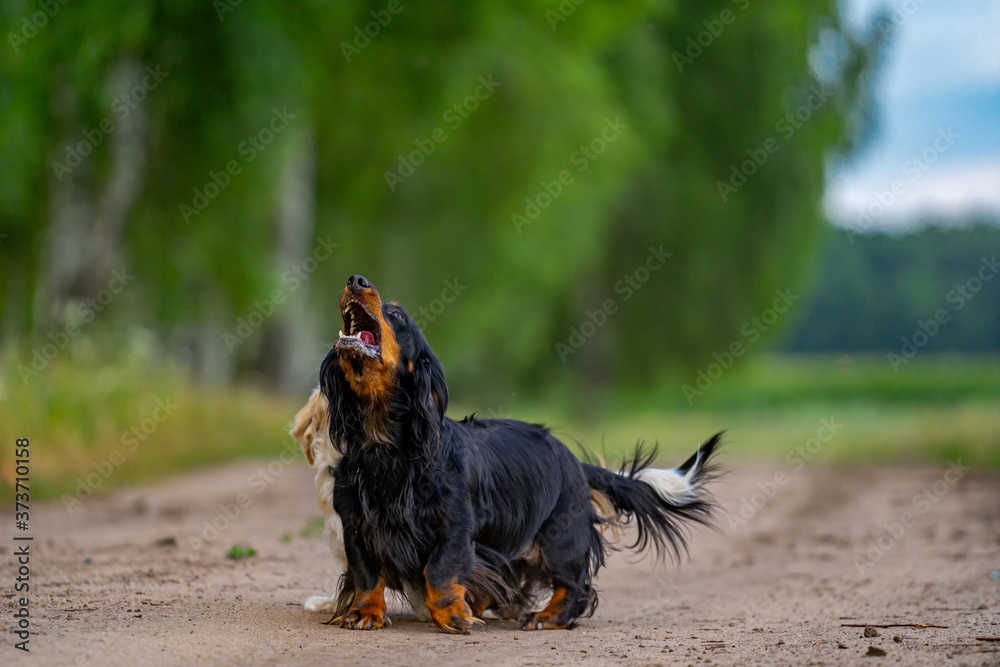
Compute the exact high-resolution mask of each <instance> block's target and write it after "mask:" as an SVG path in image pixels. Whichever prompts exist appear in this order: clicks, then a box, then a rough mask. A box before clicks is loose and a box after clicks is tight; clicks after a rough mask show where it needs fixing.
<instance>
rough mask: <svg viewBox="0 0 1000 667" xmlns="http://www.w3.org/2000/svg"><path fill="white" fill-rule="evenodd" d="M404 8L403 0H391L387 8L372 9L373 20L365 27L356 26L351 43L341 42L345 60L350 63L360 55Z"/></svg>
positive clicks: (341, 50)
mask: <svg viewBox="0 0 1000 667" xmlns="http://www.w3.org/2000/svg"><path fill="white" fill-rule="evenodd" d="M411 1H412V0H411ZM404 9H406V8H405V7H404V6H403V3H402V2H401V0H389V2H387V3H386V5H385V9H373V10H371V12H370V14H371V17H372V20H371V21H368V22H367V23H365V25H364V29H362V26H357V25H356V26H354V39H353V40H351V42H350V43H348V42H341V43H340V52H341V53H343V54H344V60H346V61H347V62H348V63H350V62H351V59H352V58H354V57H356V56H358V55H360V54H361V52H362V51H363V50H365V48H367V47H368V45H369V44H371V43H372V40H373V39H375V38H376V37H378V36H379V35H381V34H382V30H384V29H385V28H386V27H388V25H389V24H390V23H392V17H393V16H398V15H399V14H402V13H403V10H404Z"/></svg>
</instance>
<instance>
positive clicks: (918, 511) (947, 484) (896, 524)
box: [854, 461, 971, 575]
mask: <svg viewBox="0 0 1000 667" xmlns="http://www.w3.org/2000/svg"><path fill="white" fill-rule="evenodd" d="M969 470H971V468H970V467H969V466H964V465H962V462H961V461H955V462H952V461H949V462H948V469H947V470H945V472H944V475H942V477H941V479H939V480H937V481H936V482H934V483H933V484H929V485H927V486H925V487H924V488H923V489H921V490H920V492H919V493H916V494H914V495H913V498H912V499H911V501H910V504H911V505H912V509H911V510H910V511H907V512H903V513H902V514H900V515H899V518H898V519H896V520H895V521H893V522H891V523H883V524H882V528H883V530H882V532H881V533H880V534H879V536H878V537H876V538H872V539H869V540H868V542H867V543H866V544H867V547H868V548H867V549H866V550H865V552H864V554H856V555H855V556H854V567H855V568H857V570H858V574H862V575H863V574H864V573H865V570H870V569H872V568H873V567H875V563H877V562H878V561H880V560H882V557H883V556H885V554H886V552H888V551H889V550H890V549H892V548H893V547H894V546H896V543H897V542H899V540H900V539H901V538H902V537H903V535H904V534H905V533H906V531H907V529H909V528H912V527H913V526H915V525H916V523H917V519H919V518H920V517H921V516H923V515H925V514H927V513H928V512H930V511H931V510H932V509H934V506H935V505H937V504H938V503H939V502H941V498H943V497H944V495H945V494H946V493H948V491H950V490H951V488H952V487H953V486H955V484H958V482H959V480H961V479H962V476H963V475H965V473H967V472H968V471H969Z"/></svg>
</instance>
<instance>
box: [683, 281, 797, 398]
mask: <svg viewBox="0 0 1000 667" xmlns="http://www.w3.org/2000/svg"><path fill="white" fill-rule="evenodd" d="M774 293H775V294H776V295H777V297H776V298H775V299H774V302H773V303H772V304H771V307H770V308H766V309H765V310H764V311H762V312H761V314H760V315H759V316H755V317H751V318H750V319H749V320H747V321H746V322H744V323H743V326H741V327H740V335H741V336H742V338H739V339H737V340H734V341H733V342H732V343H730V344H729V347H728V348H726V350H724V351H723V352H721V353H719V352H714V353H712V358H713V359H715V361H713V362H712V363H710V364H709V365H708V366H707V367H705V368H699V369H698V370H697V372H696V373H695V381H694V384H693V385H690V384H685V385H682V386H681V391H682V392H684V398H686V399H687V402H688V405H694V399H695V398H700V397H702V396H704V395H705V392H706V391H708V390H709V389H711V388H712V385H714V384H715V381H716V380H718V379H719V378H721V377H722V376H723V375H724V374H725V373H726V371H728V370H729V369H730V368H732V367H733V364H734V363H736V360H737V359H739V358H740V357H742V356H743V355H744V354H746V351H747V349H749V347H750V346H751V345H753V344H754V343H756V342H757V341H758V340H760V338H761V336H762V335H763V334H764V333H765V332H767V331H768V329H770V328H771V327H772V326H774V324H775V322H777V321H778V320H779V319H780V317H781V316H782V315H783V314H785V313H787V312H788V309H789V308H791V307H792V306H793V305H794V304H795V302H796V301H798V300H799V299H801V298H802V296H801V295H800V294H793V293H792V290H791V288H789V287H786V288H785V289H783V290H782V289H779V290H775V292H774ZM744 340H745V342H744Z"/></svg>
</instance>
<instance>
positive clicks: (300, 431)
mask: <svg viewBox="0 0 1000 667" xmlns="http://www.w3.org/2000/svg"><path fill="white" fill-rule="evenodd" d="M315 396H316V395H315V394H313V397H312V398H310V399H309V402H308V403H306V404H305V405H304V406H302V409H301V410H299V412H298V414H296V415H295V424H294V425H293V426H292V430H291V431H289V434H291V436H292V437H293V438H295V439H296V440H298V442H299V447H301V448H302V453H303V454H305V455H306V460H307V461H309V465H312V464H313V452H312V441H313V437H314V436H315V433H316V431H315V427H314V425H313V419H312V410H311V408H312V402H313V398H315Z"/></svg>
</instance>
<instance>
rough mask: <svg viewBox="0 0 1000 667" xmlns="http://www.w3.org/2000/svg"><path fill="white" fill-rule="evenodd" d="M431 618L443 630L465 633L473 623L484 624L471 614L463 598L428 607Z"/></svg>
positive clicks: (459, 633) (458, 633) (467, 632)
mask: <svg viewBox="0 0 1000 667" xmlns="http://www.w3.org/2000/svg"><path fill="white" fill-rule="evenodd" d="M427 611H429V612H430V616H431V620H432V621H434V624H435V625H437V626H438V627H439V628H441V629H442V630H444V631H445V632H450V633H452V634H457V635H467V634H469V630H471V629H472V626H473V625H485V622H484V621H483V620H482V619H479V618H476V617H475V616H473V615H472V609H471V608H469V605H468V603H466V601H465V600H464V599H461V598H459V599H457V600H455V601H454V602H452V603H451V604H449V605H446V606H442V607H428V608H427Z"/></svg>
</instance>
